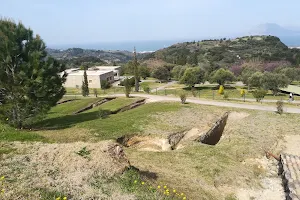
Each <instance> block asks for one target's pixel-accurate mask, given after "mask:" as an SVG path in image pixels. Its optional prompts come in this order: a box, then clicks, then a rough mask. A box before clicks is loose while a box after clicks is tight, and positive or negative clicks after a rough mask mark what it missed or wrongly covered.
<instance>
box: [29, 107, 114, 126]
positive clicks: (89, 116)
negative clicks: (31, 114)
mask: <svg viewBox="0 0 300 200" xmlns="http://www.w3.org/2000/svg"><path fill="white" fill-rule="evenodd" d="M105 117H108V116H105ZM101 118H104V116H102V115H101V113H99V111H94V112H84V113H79V114H76V115H63V116H59V117H54V118H50V119H45V120H42V121H40V122H38V123H36V124H34V125H33V126H32V128H33V129H34V130H55V129H65V128H70V127H72V126H74V125H76V124H78V123H82V122H87V121H92V120H95V119H101Z"/></svg>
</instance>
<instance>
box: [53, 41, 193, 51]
mask: <svg viewBox="0 0 300 200" xmlns="http://www.w3.org/2000/svg"><path fill="white" fill-rule="evenodd" d="M186 41H189V40H155V41H125V42H97V43H92V44H70V45H48V48H52V49H61V50H65V49H68V48H82V49H95V50H106V51H108V50H111V51H117V50H120V51H124V50H125V51H133V49H134V48H136V51H137V52H140V53H143V52H153V51H156V50H158V49H162V48H167V47H169V46H171V45H173V44H176V43H180V42H186Z"/></svg>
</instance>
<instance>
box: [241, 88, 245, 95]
mask: <svg viewBox="0 0 300 200" xmlns="http://www.w3.org/2000/svg"><path fill="white" fill-rule="evenodd" d="M245 95H246V91H245V90H244V89H241V97H244V96H245Z"/></svg>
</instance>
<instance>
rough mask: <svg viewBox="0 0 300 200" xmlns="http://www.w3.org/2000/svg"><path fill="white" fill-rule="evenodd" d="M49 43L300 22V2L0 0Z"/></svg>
mask: <svg viewBox="0 0 300 200" xmlns="http://www.w3.org/2000/svg"><path fill="white" fill-rule="evenodd" d="M0 5H1V6H0V15H1V16H2V17H10V18H13V19H14V20H16V21H19V20H21V21H22V22H23V23H24V24H25V26H29V27H31V28H32V29H33V30H34V31H35V33H38V34H40V35H41V36H42V38H43V39H44V40H45V42H46V43H47V44H84V43H94V42H103V41H106V42H112V41H133V40H174V39H190V40H192V39H200V38H203V37H207V38H209V37H218V36H229V35H232V34H240V33H244V32H247V31H248V30H250V29H251V28H252V27H253V26H256V25H258V24H262V23H266V22H271V23H277V24H280V25H282V26H288V27H298V26H300V21H299V18H300V14H299V11H298V9H299V7H300V1H299V0H285V1H282V0H147V1H146V0H85V1H83V0H26V1H25V0H0Z"/></svg>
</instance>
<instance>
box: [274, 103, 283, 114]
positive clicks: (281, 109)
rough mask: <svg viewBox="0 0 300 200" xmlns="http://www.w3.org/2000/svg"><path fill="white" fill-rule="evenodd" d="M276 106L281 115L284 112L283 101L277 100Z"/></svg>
mask: <svg viewBox="0 0 300 200" xmlns="http://www.w3.org/2000/svg"><path fill="white" fill-rule="evenodd" d="M276 108H277V113H278V114H280V115H281V114H282V113H283V101H277V102H276Z"/></svg>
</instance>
